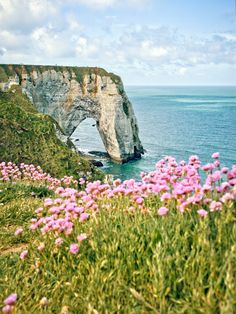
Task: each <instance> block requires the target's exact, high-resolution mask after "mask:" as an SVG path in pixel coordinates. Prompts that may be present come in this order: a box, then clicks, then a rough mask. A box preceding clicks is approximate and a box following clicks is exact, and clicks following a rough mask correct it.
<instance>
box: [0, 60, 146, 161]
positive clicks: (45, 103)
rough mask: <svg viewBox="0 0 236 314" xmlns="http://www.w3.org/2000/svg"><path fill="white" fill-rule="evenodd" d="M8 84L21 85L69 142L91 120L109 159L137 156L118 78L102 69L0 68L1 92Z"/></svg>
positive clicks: (133, 120)
mask: <svg viewBox="0 0 236 314" xmlns="http://www.w3.org/2000/svg"><path fill="white" fill-rule="evenodd" d="M12 85H20V87H21V88H22V91H23V93H24V94H26V95H27V97H28V98H29V99H30V101H31V102H32V103H33V104H34V106H35V107H36V108H37V109H38V110H39V111H40V112H42V113H45V114H48V115H50V116H51V117H53V118H54V119H55V120H56V121H57V122H58V124H59V125H60V127H61V128H62V130H63V131H64V133H65V134H66V135H67V136H68V137H69V136H70V135H71V134H72V133H73V132H74V130H75V129H76V127H77V126H78V125H79V124H80V123H81V122H82V121H83V120H84V119H86V118H93V119H95V120H96V126H97V129H98V131H99V134H100V136H101V138H102V141H103V143H104V146H105V148H106V150H107V152H108V154H109V155H110V157H111V158H112V159H113V160H115V161H118V162H126V161H128V160H130V159H134V158H140V157H141V154H142V153H143V147H142V144H141V142H140V139H139V135H138V124H137V120H136V117H135V114H134V111H133V108H132V105H131V103H130V101H129V99H128V97H127V96H126V93H125V91H124V87H123V84H122V81H121V79H120V78H119V77H118V76H116V75H114V74H112V73H108V72H106V71H105V70H104V69H101V68H80V67H62V66H34V65H31V66H30V65H28V66H26V65H0V89H1V90H3V91H4V90H7V89H8V88H10V87H11V86H12Z"/></svg>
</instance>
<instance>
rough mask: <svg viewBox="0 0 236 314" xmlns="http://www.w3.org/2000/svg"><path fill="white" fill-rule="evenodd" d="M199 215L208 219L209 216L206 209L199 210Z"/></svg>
mask: <svg viewBox="0 0 236 314" xmlns="http://www.w3.org/2000/svg"><path fill="white" fill-rule="evenodd" d="M197 213H198V215H199V216H201V217H206V216H207V215H208V212H207V211H206V210H204V209H199V210H198V211H197Z"/></svg>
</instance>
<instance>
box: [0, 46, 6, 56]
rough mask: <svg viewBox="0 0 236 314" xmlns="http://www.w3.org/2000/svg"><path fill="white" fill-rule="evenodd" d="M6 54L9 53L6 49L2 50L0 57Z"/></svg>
mask: <svg viewBox="0 0 236 314" xmlns="http://www.w3.org/2000/svg"><path fill="white" fill-rule="evenodd" d="M6 52H7V50H6V48H0V56H3V55H4V53H6Z"/></svg>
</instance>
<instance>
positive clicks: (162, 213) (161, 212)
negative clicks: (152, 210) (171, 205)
mask: <svg viewBox="0 0 236 314" xmlns="http://www.w3.org/2000/svg"><path fill="white" fill-rule="evenodd" d="M168 211H169V209H168V208H166V207H164V206H163V207H160V208H159V209H158V211H157V213H158V215H159V216H165V215H166V214H167V213H168Z"/></svg>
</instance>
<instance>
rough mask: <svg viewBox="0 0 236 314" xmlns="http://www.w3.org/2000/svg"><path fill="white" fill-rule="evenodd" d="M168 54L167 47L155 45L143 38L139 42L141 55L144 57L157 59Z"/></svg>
mask: <svg viewBox="0 0 236 314" xmlns="http://www.w3.org/2000/svg"><path fill="white" fill-rule="evenodd" d="M167 54H168V49H167V48H165V47H161V46H156V45H155V44H154V43H153V42H152V41H150V40H145V41H143V42H142V43H141V55H142V56H143V57H144V58H152V59H157V58H160V57H163V56H166V55H167Z"/></svg>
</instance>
